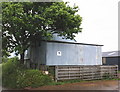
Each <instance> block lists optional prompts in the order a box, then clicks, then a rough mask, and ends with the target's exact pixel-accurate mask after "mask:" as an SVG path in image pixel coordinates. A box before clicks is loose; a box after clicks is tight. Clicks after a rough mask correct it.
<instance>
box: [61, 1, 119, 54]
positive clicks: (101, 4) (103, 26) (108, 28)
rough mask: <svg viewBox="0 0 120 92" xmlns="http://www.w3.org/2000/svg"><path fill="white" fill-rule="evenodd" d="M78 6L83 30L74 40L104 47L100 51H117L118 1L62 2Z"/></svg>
mask: <svg viewBox="0 0 120 92" xmlns="http://www.w3.org/2000/svg"><path fill="white" fill-rule="evenodd" d="M63 1H65V2H66V1H68V2H70V3H69V5H70V6H73V5H74V3H75V5H77V6H79V9H80V10H79V12H78V14H80V16H81V17H82V19H83V21H82V25H81V27H82V28H83V30H82V33H79V34H78V35H77V37H76V40H77V41H78V42H81V43H90V44H100V45H104V46H103V47H102V51H103V52H105V51H114V50H118V1H120V0H63Z"/></svg>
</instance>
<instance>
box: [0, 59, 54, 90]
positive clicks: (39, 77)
mask: <svg viewBox="0 0 120 92" xmlns="http://www.w3.org/2000/svg"><path fill="white" fill-rule="evenodd" d="M2 79H3V86H4V87H8V88H25V87H39V86H43V85H47V84H49V83H50V82H52V80H51V78H50V77H49V76H48V75H45V74H43V73H42V72H41V71H39V70H32V69H26V68H25V67H24V66H23V65H21V64H20V63H19V60H18V59H15V58H12V59H9V60H8V61H7V62H6V63H3V69H2Z"/></svg>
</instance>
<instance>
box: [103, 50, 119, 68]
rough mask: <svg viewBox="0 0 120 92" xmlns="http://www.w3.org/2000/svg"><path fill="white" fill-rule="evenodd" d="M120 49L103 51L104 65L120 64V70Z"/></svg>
mask: <svg viewBox="0 0 120 92" xmlns="http://www.w3.org/2000/svg"><path fill="white" fill-rule="evenodd" d="M119 61H120V51H109V52H103V53H102V62H103V65H118V69H119V70H120V62H119Z"/></svg>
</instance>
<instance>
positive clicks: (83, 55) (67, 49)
mask: <svg viewBox="0 0 120 92" xmlns="http://www.w3.org/2000/svg"><path fill="white" fill-rule="evenodd" d="M101 46H102V45H97V44H85V43H77V42H75V41H74V40H65V39H62V37H58V36H57V35H54V37H53V40H50V41H41V42H39V41H37V42H36V43H33V44H32V45H31V47H30V48H29V50H28V53H27V59H29V60H30V61H31V62H33V63H36V64H38V65H48V66H55V65H102V53H101Z"/></svg>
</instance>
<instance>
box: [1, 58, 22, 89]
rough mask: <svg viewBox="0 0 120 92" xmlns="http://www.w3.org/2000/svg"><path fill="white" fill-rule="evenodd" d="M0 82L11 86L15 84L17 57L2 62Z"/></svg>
mask: <svg viewBox="0 0 120 92" xmlns="http://www.w3.org/2000/svg"><path fill="white" fill-rule="evenodd" d="M2 65H3V66H2V82H3V83H2V84H3V86H7V87H10V88H13V87H15V86H16V80H17V74H18V73H17V72H18V70H19V67H18V66H19V65H20V64H19V62H18V59H17V58H11V59H7V62H6V63H3V64H2Z"/></svg>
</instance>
